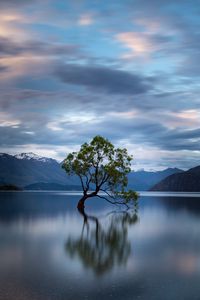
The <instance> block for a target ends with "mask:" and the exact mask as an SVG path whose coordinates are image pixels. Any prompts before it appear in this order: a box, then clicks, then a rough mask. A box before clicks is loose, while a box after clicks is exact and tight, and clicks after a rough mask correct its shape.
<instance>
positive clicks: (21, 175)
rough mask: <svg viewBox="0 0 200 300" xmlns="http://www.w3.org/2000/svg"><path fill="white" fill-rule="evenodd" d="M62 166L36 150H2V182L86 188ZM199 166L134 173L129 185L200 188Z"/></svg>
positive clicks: (45, 187)
mask: <svg viewBox="0 0 200 300" xmlns="http://www.w3.org/2000/svg"><path fill="white" fill-rule="evenodd" d="M61 165H62V162H61V163H59V162H57V161H56V160H55V159H52V158H47V157H41V156H38V155H36V154H34V153H21V154H18V155H15V156H13V155H8V154H5V153H1V154H0V185H1V186H2V185H4V186H5V185H13V186H16V187H19V188H23V189H26V190H66V191H72V190H82V189H81V185H80V182H79V178H78V177H76V176H72V177H70V176H67V174H66V173H65V171H64V170H63V169H62V168H61ZM199 168H200V167H197V168H194V169H191V170H189V171H187V172H183V171H182V170H180V169H176V168H168V169H165V170H163V171H157V172H149V171H144V170H140V171H136V172H131V173H130V174H129V176H128V177H129V186H128V187H129V188H132V189H134V190H137V191H147V190H153V191H156V190H158V191H184V190H187V191H200V184H199V179H198V178H199ZM195 169H196V171H195V172H194V170H195ZM179 175H180V176H179ZM177 178H178V179H177ZM177 180H178V182H177Z"/></svg>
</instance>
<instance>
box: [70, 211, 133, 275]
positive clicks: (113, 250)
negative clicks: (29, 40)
mask: <svg viewBox="0 0 200 300" xmlns="http://www.w3.org/2000/svg"><path fill="white" fill-rule="evenodd" d="M79 212H80V213H81V215H82V216H83V227H82V232H81V235H80V237H79V238H77V239H73V238H72V237H69V238H68V240H67V242H66V245H65V248H66V251H67V253H68V254H69V255H70V257H71V258H75V257H76V258H79V259H80V260H81V262H82V263H83V266H84V267H85V268H89V269H92V270H93V272H94V273H95V274H96V275H98V276H99V275H103V274H105V273H106V272H108V271H109V270H111V269H112V268H113V267H114V266H116V265H118V266H119V265H123V264H126V262H127V260H128V257H129V254H130V251H131V245H130V242H129V241H128V235H127V233H128V227H129V226H130V225H133V224H135V223H136V222H137V221H138V216H137V213H136V211H135V210H134V211H126V212H124V211H123V212H122V211H121V212H118V213H117V212H112V213H109V214H108V215H107V216H106V220H104V222H100V221H99V219H98V218H97V217H95V216H91V215H87V214H86V213H85V211H84V209H82V210H79Z"/></svg>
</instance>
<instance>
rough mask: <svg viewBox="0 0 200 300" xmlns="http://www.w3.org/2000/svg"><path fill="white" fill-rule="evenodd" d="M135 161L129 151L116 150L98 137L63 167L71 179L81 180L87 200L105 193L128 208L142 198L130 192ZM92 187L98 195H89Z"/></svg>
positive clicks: (66, 160) (73, 154)
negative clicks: (138, 198)
mask: <svg viewBox="0 0 200 300" xmlns="http://www.w3.org/2000/svg"><path fill="white" fill-rule="evenodd" d="M132 159H133V157H132V156H131V155H129V154H128V152H127V149H125V148H123V149H120V148H115V147H114V146H113V144H111V143H110V142H109V141H108V140H107V139H105V138H103V137H102V136H96V137H94V138H93V140H92V141H91V142H90V143H89V144H88V143H84V144H83V145H82V146H81V148H80V151H78V152H72V153H70V154H68V156H67V157H66V159H65V160H64V163H63V165H62V167H63V168H64V169H65V171H66V172H67V174H68V175H77V176H79V178H80V181H81V185H82V189H83V193H84V195H85V196H86V198H87V197H92V196H97V195H98V192H99V191H103V192H105V193H106V194H107V196H109V197H111V198H112V199H114V198H116V197H117V198H119V197H121V198H123V199H124V200H123V204H127V203H128V202H130V201H132V200H136V199H137V197H138V196H137V193H136V192H135V191H131V190H129V191H126V187H127V184H128V178H127V175H128V173H129V172H130V171H131V168H130V167H131V161H132ZM91 187H92V190H94V192H93V193H90V194H89V193H88V191H89V190H90V189H91ZM98 196H99V195H98ZM99 197H100V196H99ZM101 197H102V196H101ZM102 198H104V197H102Z"/></svg>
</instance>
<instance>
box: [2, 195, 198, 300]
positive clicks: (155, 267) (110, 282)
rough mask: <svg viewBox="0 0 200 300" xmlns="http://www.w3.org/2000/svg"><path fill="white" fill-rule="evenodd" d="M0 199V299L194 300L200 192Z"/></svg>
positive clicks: (9, 196) (195, 296)
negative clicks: (124, 204) (133, 197)
mask: <svg viewBox="0 0 200 300" xmlns="http://www.w3.org/2000/svg"><path fill="white" fill-rule="evenodd" d="M79 198H80V195H79V193H65V192H1V193H0V299H2V300H18V299H20V300H25V299H26V300H27V299H29V300H32V299H33V300H45V299H48V300H51V299H52V300H54V299H56V300H57V299H58V300H59V299H61V300H62V299H63V300H79V299H81V300H84V299H91V300H98V299H101V300H102V299H117V300H118V299H122V300H126V299H127V300H128V299H130V300H133V299H141V300H157V299H159V300H165V299H166V300H168V299H169V300H173V299H174V300H179V299H180V300H186V299H187V300H195V299H197V300H199V299H200V283H199V279H200V194H197V193H195V194H184V193H181V194H176V193H168V194H164V193H155V192H154V193H147V192H146V193H143V194H142V196H141V198H140V202H139V208H138V212H137V214H136V213H135V212H134V211H133V210H129V211H126V210H124V209H122V208H118V207H115V206H113V205H111V204H108V203H107V202H105V201H104V200H102V199H98V198H96V199H89V200H88V202H86V209H85V214H84V215H81V214H80V213H79V212H78V211H77V209H76V204H77V201H78V199H79Z"/></svg>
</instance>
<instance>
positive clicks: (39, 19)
mask: <svg viewBox="0 0 200 300" xmlns="http://www.w3.org/2000/svg"><path fill="white" fill-rule="evenodd" d="M199 62H200V0H190V1H188V0H173V1H172V0H151V1H149V0H123V1H122V0H119V1H118V0H109V1H104V0H85V1H84V0H38V1H37V0H34V1H31V0H30V1H27V0H0V107H1V109H0V120H1V123H0V145H1V149H0V151H1V152H7V153H11V154H15V153H20V152H30V151H32V152H35V153H37V154H39V155H44V156H50V157H54V158H56V159H62V158H64V157H65V156H66V154H67V153H68V152H69V151H71V150H77V149H78V148H79V146H80V145H81V144H82V143H84V142H85V141H89V140H90V139H91V138H92V137H93V136H95V135H97V134H100V135H103V136H104V137H106V138H108V139H110V140H111V141H112V142H113V143H114V144H115V145H117V146H125V147H127V148H128V149H129V151H130V153H132V154H133V155H134V158H135V160H134V168H135V169H139V168H145V169H163V168H165V167H181V168H189V167H193V166H195V165H199V164H200V83H199V79H200V67H199Z"/></svg>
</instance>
